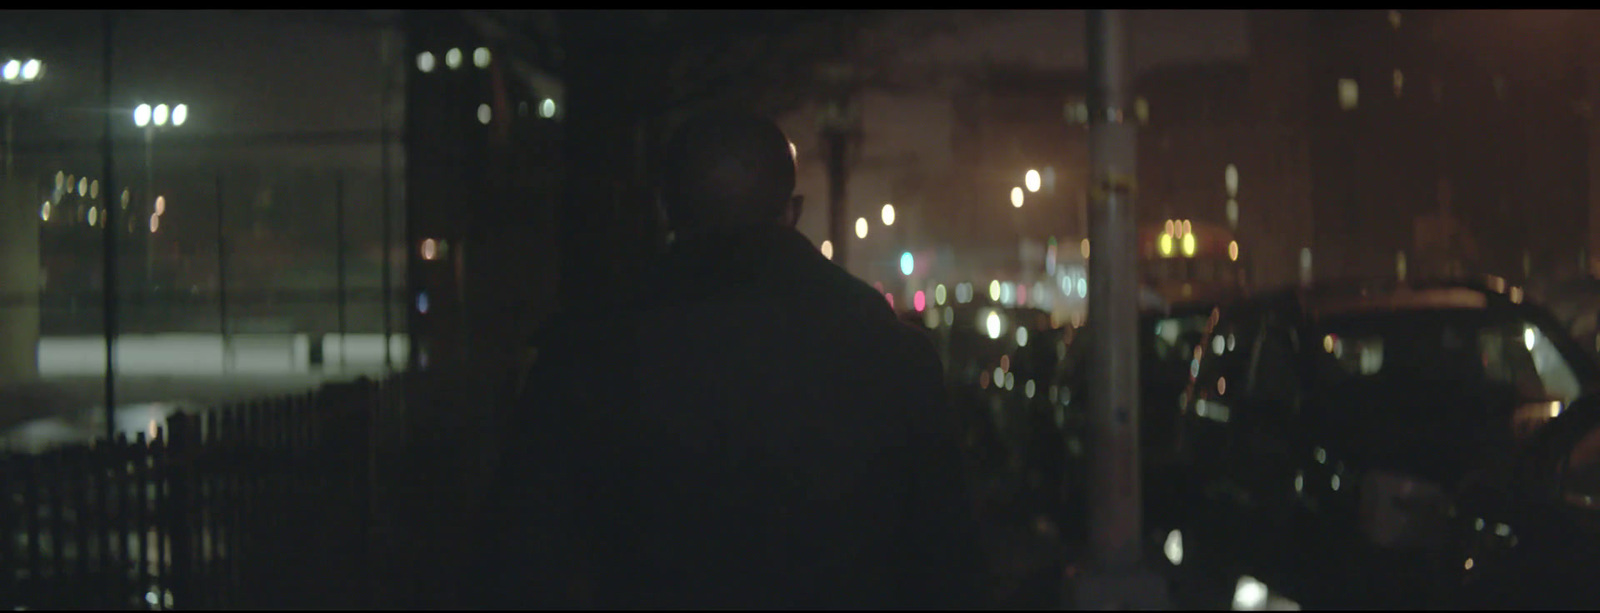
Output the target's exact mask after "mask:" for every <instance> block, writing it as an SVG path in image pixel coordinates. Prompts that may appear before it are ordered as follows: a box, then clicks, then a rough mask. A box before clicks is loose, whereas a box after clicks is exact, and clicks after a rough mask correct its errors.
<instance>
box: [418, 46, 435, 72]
mask: <svg viewBox="0 0 1600 613" xmlns="http://www.w3.org/2000/svg"><path fill="white" fill-rule="evenodd" d="M436 63H437V60H435V59H433V54H432V53H429V52H427V51H423V52H422V53H418V54H417V70H421V71H422V72H433V67H434V65H435V64H436Z"/></svg>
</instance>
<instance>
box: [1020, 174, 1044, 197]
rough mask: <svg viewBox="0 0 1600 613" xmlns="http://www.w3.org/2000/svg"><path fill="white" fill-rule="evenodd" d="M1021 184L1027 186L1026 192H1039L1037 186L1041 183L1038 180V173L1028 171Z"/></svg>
mask: <svg viewBox="0 0 1600 613" xmlns="http://www.w3.org/2000/svg"><path fill="white" fill-rule="evenodd" d="M1023 183H1024V184H1025V185H1027V186H1028V191H1030V192H1037V191H1039V185H1040V183H1041V180H1040V178H1039V171H1037V170H1031V169H1030V170H1028V174H1027V175H1026V176H1024V177H1023Z"/></svg>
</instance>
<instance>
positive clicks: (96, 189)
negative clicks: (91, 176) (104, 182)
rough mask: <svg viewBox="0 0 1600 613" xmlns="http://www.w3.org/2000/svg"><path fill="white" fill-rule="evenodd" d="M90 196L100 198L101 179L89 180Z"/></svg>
mask: <svg viewBox="0 0 1600 613" xmlns="http://www.w3.org/2000/svg"><path fill="white" fill-rule="evenodd" d="M89 197H90V198H99V197H100V180H99V179H95V180H93V181H90V182H89Z"/></svg>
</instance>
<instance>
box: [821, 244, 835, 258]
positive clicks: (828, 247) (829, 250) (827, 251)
mask: <svg viewBox="0 0 1600 613" xmlns="http://www.w3.org/2000/svg"><path fill="white" fill-rule="evenodd" d="M822 257H825V258H828V259H830V260H831V259H833V241H822Z"/></svg>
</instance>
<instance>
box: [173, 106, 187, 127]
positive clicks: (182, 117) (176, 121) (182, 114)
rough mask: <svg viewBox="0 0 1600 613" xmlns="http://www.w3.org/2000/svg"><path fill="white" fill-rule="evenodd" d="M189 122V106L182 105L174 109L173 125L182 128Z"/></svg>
mask: <svg viewBox="0 0 1600 613" xmlns="http://www.w3.org/2000/svg"><path fill="white" fill-rule="evenodd" d="M188 120H189V105H187V104H180V105H178V106H175V107H172V125H175V126H181V125H183V122H185V121H188Z"/></svg>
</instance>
